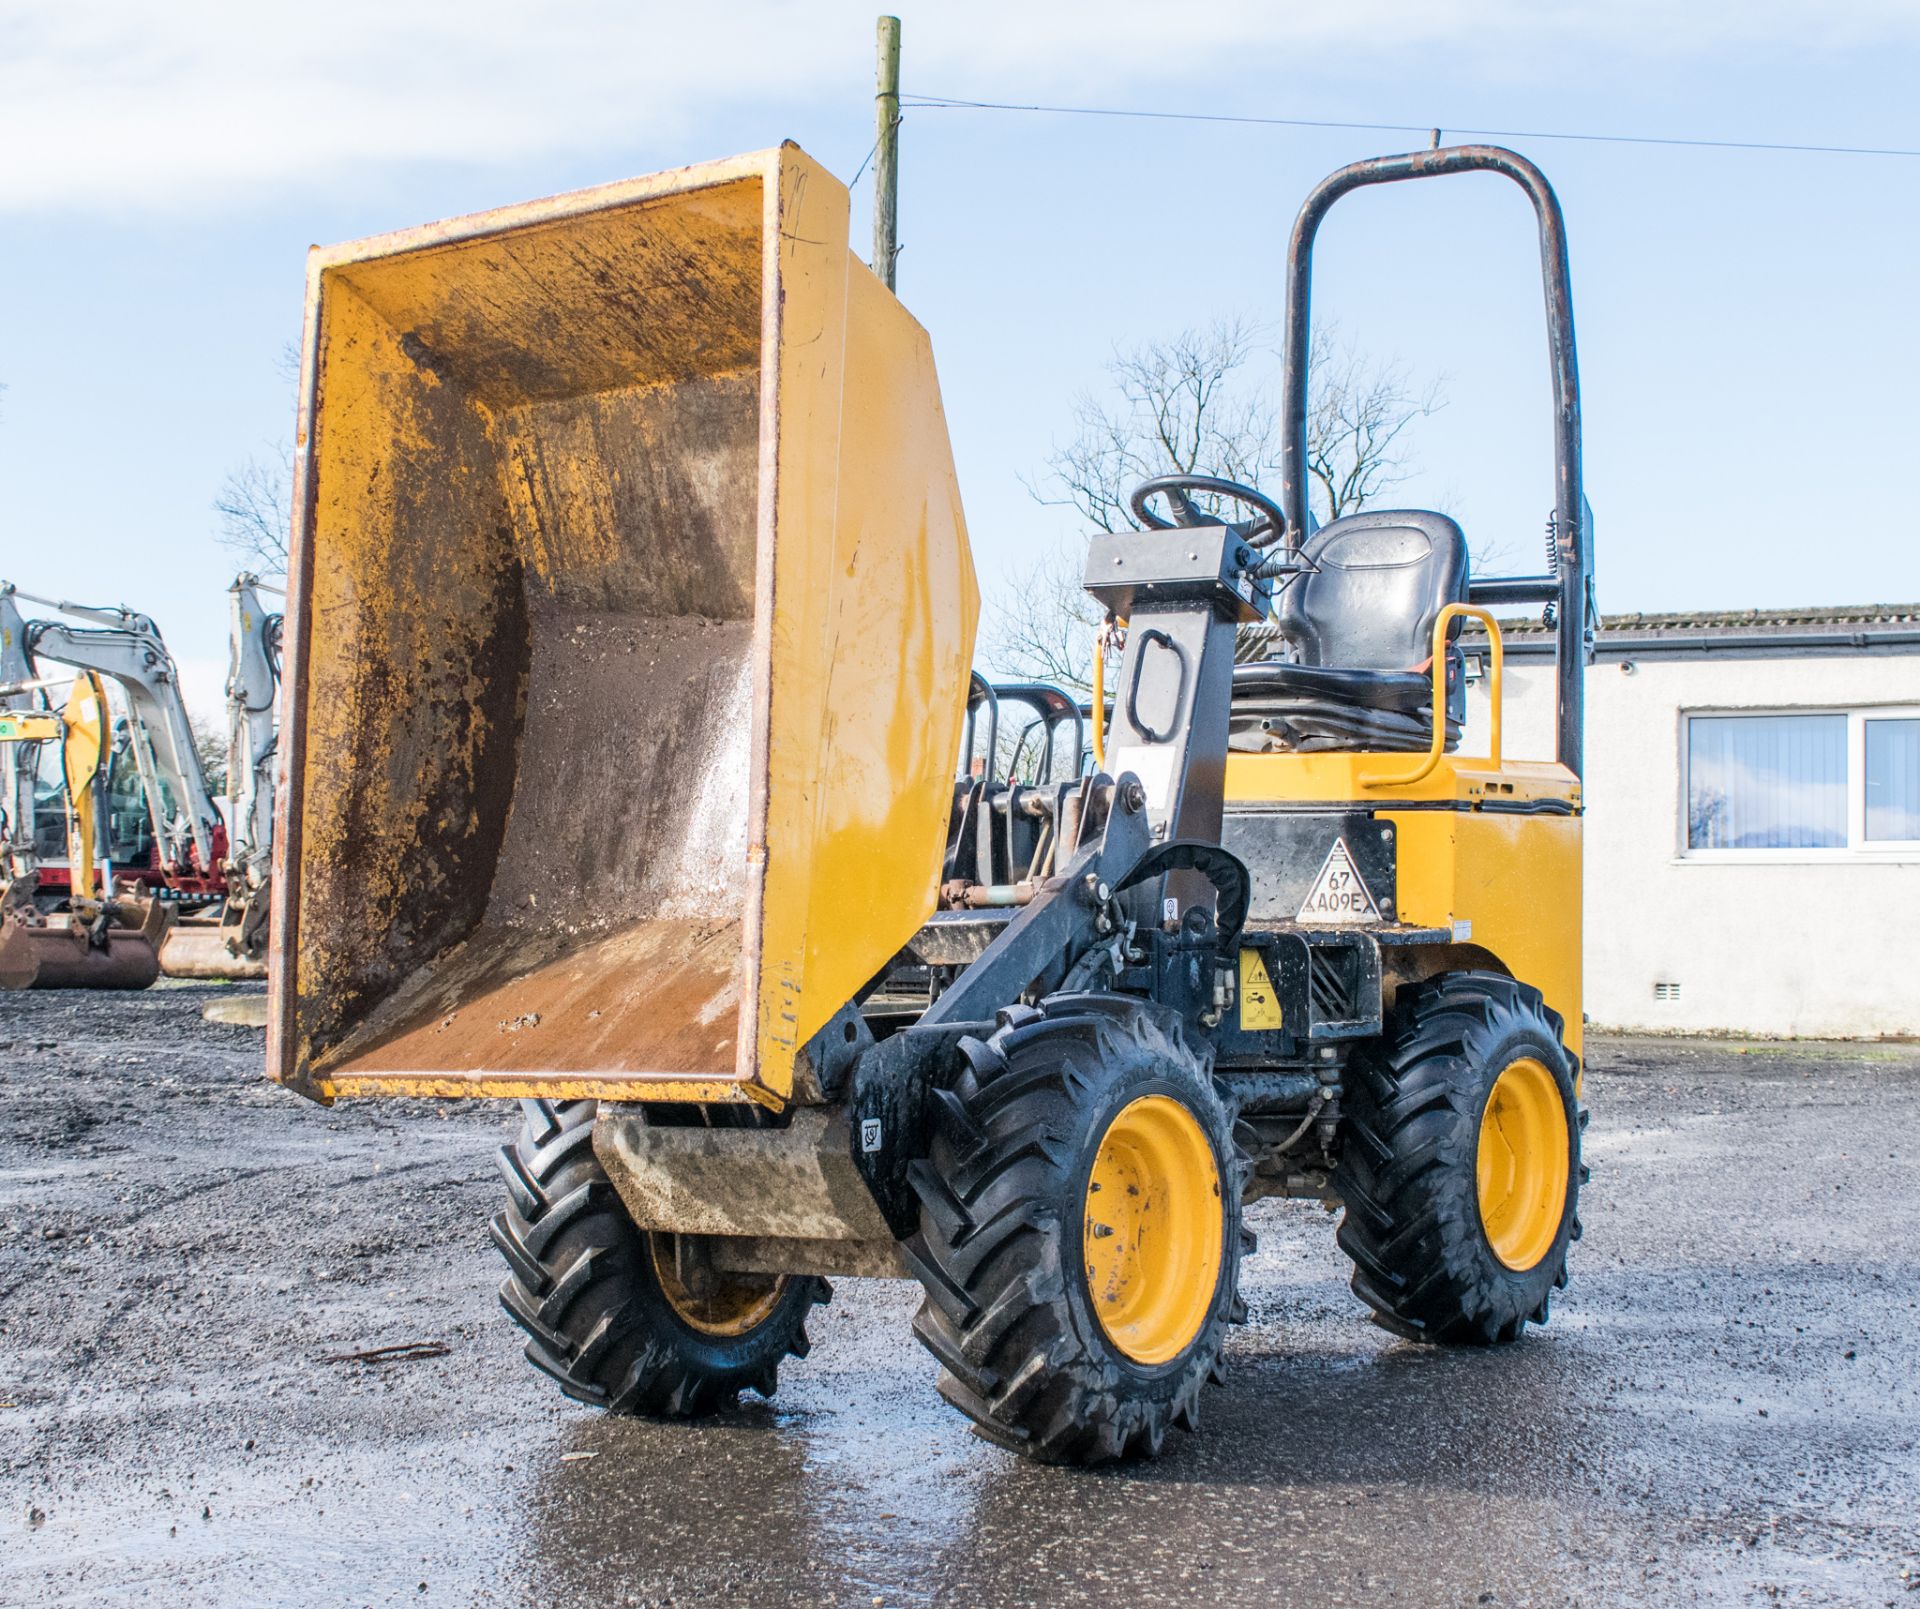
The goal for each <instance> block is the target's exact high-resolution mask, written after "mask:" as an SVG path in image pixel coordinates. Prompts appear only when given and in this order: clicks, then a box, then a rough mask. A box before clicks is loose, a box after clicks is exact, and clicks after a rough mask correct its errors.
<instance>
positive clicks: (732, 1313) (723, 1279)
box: [647, 1235, 787, 1336]
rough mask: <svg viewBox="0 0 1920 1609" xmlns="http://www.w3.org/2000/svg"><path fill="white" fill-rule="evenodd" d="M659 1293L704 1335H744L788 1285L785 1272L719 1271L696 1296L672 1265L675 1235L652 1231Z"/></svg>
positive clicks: (776, 1302)
mask: <svg viewBox="0 0 1920 1609" xmlns="http://www.w3.org/2000/svg"><path fill="white" fill-rule="evenodd" d="M647 1244H648V1246H649V1247H650V1248H651V1250H652V1253H653V1272H654V1276H655V1278H657V1279H658V1280H659V1281H660V1293H661V1295H663V1296H665V1297H666V1299H667V1305H668V1306H669V1307H671V1308H672V1309H673V1311H674V1313H675V1314H676V1315H677V1316H678V1318H679V1319H680V1321H681V1322H682V1323H683V1324H685V1325H687V1327H688V1328H690V1329H695V1330H698V1331H699V1332H700V1333H701V1334H702V1335H723V1336H738V1335H745V1334H746V1333H747V1332H748V1331H749V1330H751V1329H753V1328H754V1327H755V1326H757V1325H759V1324H762V1323H764V1322H765V1321H766V1319H767V1316H768V1315H769V1314H770V1313H772V1312H773V1310H774V1308H775V1307H777V1306H778V1305H779V1302H780V1298H781V1296H782V1295H783V1294H784V1293H785V1291H786V1288H787V1276H786V1275H785V1274H719V1273H716V1274H715V1275H714V1276H713V1277H712V1278H711V1279H710V1280H709V1281H708V1282H707V1283H708V1286H709V1288H708V1289H707V1290H706V1291H703V1292H702V1293H701V1294H700V1295H698V1296H696V1295H695V1294H694V1293H693V1292H692V1291H690V1290H688V1289H687V1287H686V1285H685V1284H684V1283H682V1281H681V1279H680V1275H679V1274H678V1272H676V1271H675V1269H674V1266H673V1237H672V1236H671V1235H649V1236H647Z"/></svg>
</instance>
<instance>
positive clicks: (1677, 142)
mask: <svg viewBox="0 0 1920 1609" xmlns="http://www.w3.org/2000/svg"><path fill="white" fill-rule="evenodd" d="M900 104H901V106H902V107H903V108H912V109H913V110H915V111H929V112H946V111H969V112H1045V113H1049V114H1052V115H1054V116H1059V117H1130V118H1147V119H1151V120H1154V121H1158V122H1168V123H1241V124H1249V125H1252V126H1254V127H1259V128H1316V129H1360V130H1365V131H1366V132H1369V133H1374V134H1425V135H1431V136H1437V135H1438V134H1439V133H1440V132H1441V131H1440V130H1439V129H1437V128H1435V127H1434V126H1433V125H1432V124H1431V123H1358V122H1339V121H1335V120H1333V119H1330V118H1318V117H1243V116H1237V115H1235V114H1233V113H1230V112H1157V111H1149V110H1146V109H1143V108H1137V107H1124V106H1044V105H1038V104H1033V105H1029V104H1022V103H1018V102H1014V101H976V100H966V99H963V98H962V97H959V96H955V95H905V96H902V97H901V101H900ZM1446 132H1447V133H1449V134H1466V135H1471V136H1472V137H1473V138H1475V139H1481V140H1576V141H1579V142H1581V143H1582V144H1587V145H1657V146H1686V147H1690V148H1692V149H1695V150H1706V151H1775V152H1783V151H1790V152H1798V153H1801V154H1803V155H1810V156H1906V157H1916V156H1920V150H1909V149H1906V148H1903V147H1900V146H1883V145H1796V144H1792V143H1789V142H1787V141H1780V140H1686V139H1670V138H1666V137H1663V136H1661V135H1656V134H1573V133H1567V132H1565V131H1560V130H1552V129H1493V128H1449V129H1447V130H1446Z"/></svg>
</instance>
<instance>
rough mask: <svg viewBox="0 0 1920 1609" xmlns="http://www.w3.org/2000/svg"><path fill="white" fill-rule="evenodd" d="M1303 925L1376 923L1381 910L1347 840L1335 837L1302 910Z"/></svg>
mask: <svg viewBox="0 0 1920 1609" xmlns="http://www.w3.org/2000/svg"><path fill="white" fill-rule="evenodd" d="M1299 920H1300V921H1302V922H1377V921H1379V920H1380V908H1379V906H1377V905H1375V904H1374V903H1373V895H1372V894H1371V893H1369V892H1368V890H1367V885H1366V882H1365V880H1364V879H1363V878H1362V877H1361V876H1360V869H1359V868H1358V867H1357V866H1355V865H1354V863H1353V852H1352V851H1351V850H1349V849H1348V848H1347V841H1346V839H1344V838H1336V839H1334V841H1333V848H1331V849H1329V850H1328V851H1327V861H1326V864H1325V865H1324V866H1322V867H1321V868H1320V875H1319V876H1318V877H1316V878H1314V880H1313V887H1312V889H1311V890H1309V892H1308V894H1307V898H1306V902H1305V903H1304V904H1303V905H1301V907H1300V916H1299Z"/></svg>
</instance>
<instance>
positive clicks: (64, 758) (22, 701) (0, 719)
mask: <svg viewBox="0 0 1920 1609" xmlns="http://www.w3.org/2000/svg"><path fill="white" fill-rule="evenodd" d="M16 668H17V666H16ZM52 685H54V684H52V683H48V682H36V681H21V680H9V681H6V682H4V683H0V698H4V700H5V704H4V707H0V780H3V781H4V783H5V786H6V796H5V797H6V805H7V809H6V816H7V819H6V821H5V822H4V823H0V826H4V828H5V830H6V847H7V863H6V866H5V877H4V880H0V988H5V989H31V988H42V989H102V988H104V989H143V988H145V987H146V986H147V985H148V984H150V983H152V982H153V980H154V978H155V977H156V976H158V971H159V967H158V952H159V934H160V932H161V931H162V930H163V929H164V927H165V924H166V911H165V909H164V907H162V906H160V905H158V904H157V903H156V902H154V901H152V900H146V899H141V898H139V897H137V896H136V895H134V894H132V893H130V892H128V891H125V890H116V888H115V887H114V879H113V863H112V860H111V858H110V857H109V856H108V855H106V854H105V853H103V846H104V832H103V829H104V826H105V823H106V818H107V801H106V790H105V787H104V785H103V784H104V782H105V768H104V766H103V764H102V761H103V758H104V755H105V751H106V746H107V744H108V742H109V741H110V734H111V731H112V719H113V717H112V712H111V709H110V707H109V705H108V703H107V692H106V688H105V686H104V684H103V683H102V682H101V680H100V678H99V677H98V676H96V675H94V674H93V673H91V672H85V671H83V672H82V673H81V674H80V675H79V676H77V677H75V678H74V679H73V685H72V688H71V691H70V692H69V694H68V696H67V698H66V700H65V703H64V706H63V707H62V708H61V709H60V710H58V711H56V710H54V709H53V708H52V706H51V702H50V701H49V700H48V698H47V696H46V695H47V690H48V688H49V687H50V686H52ZM44 744H51V745H54V746H55V747H56V748H57V751H58V754H59V758H60V773H61V781H62V794H61V797H62V801H63V814H64V816H65V827H66V831H65V839H66V843H65V848H66V879H65V881H66V886H65V889H64V891H63V892H61V893H57V894H56V893H47V894H44V895H43V894H42V892H41V890H40V887H39V876H38V872H39V864H38V862H39V856H38V841H37V837H36V833H35V816H36V812H37V806H38V800H37V799H36V798H35V783H36V779H37V776H38V770H39V754H40V749H41V746H42V745H44ZM21 823H25V830H24V832H21V831H19V830H17V829H18V828H19V826H20V824H21Z"/></svg>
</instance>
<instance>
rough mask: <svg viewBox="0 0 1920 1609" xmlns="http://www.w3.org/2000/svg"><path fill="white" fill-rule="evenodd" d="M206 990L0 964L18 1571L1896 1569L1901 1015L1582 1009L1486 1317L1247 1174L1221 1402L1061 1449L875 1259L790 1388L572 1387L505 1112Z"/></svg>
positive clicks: (192, 1584)
mask: <svg viewBox="0 0 1920 1609" xmlns="http://www.w3.org/2000/svg"><path fill="white" fill-rule="evenodd" d="M219 993H226V994H231V993H233V991H232V990H225V991H222V990H221V989H220V988H219V987H218V986H190V987H162V988H158V989H155V990H152V991H149V992H147V993H144V994H138V995H124V996H108V995H96V996H79V995H71V994H68V995H61V994H29V995H6V996H0V1604H4V1605H9V1606H13V1605H18V1606H27V1605H35V1606H38V1605H54V1604H60V1605H87V1606H95V1605H120V1604H154V1605H168V1606H173V1605H193V1606H198V1605H222V1606H227V1605H232V1606H247V1609H254V1606H261V1609H265V1606H273V1605H310V1604H311V1605H336V1604H337V1605H361V1604H368V1605H374V1604H381V1605H385V1604H421V1605H432V1604H443V1605H447V1604H451V1605H500V1606H523V1605H524V1606H535V1605H538V1606H542V1609H546V1606H554V1609H573V1606H580V1609H589V1606H590V1609H619V1606H638V1605H666V1604H672V1605H677V1606H692V1605H707V1604H715V1605H721V1604H724V1605H763V1604H767V1605H771V1604H807V1605H859V1606H868V1605H896V1604H897V1605H915V1604H938V1605H980V1606H994V1605H1027V1604H1047V1605H1055V1604H1058V1605H1082V1604H1085V1605H1127V1606H1129V1609H1133V1606H1137V1605H1139V1604H1141V1603H1143V1602H1144V1603H1157V1604H1187V1603H1194V1604H1224V1605H1239V1604H1247V1605H1262V1606H1276V1605H1288V1604H1312V1605H1316V1606H1318V1605H1341V1604H1366V1605H1381V1604H1407V1605H1418V1606H1423V1609H1425V1606H1452V1605H1469V1606H1479V1605H1490V1604H1499V1605H1508V1606H1517V1605H1524V1604H1535V1605H1549V1604H1552V1605H1558V1604H1593V1605H1613V1604H1630V1605H1650V1606H1655V1605H1657V1606H1665V1605H1676V1604H1695V1603H1704V1604H1761V1605H1772V1604H1782V1603H1785V1604H1846V1605H1881V1604H1908V1603H1911V1604H1914V1605H1916V1606H1920V1306H1917V1305H1916V1304H1920V1170H1917V1169H1916V1166H1915V1164H1916V1161H1920V1048H1915V1047H1909V1046H1884V1045H1881V1046H1844V1045H1791V1046H1789V1045H1755V1046H1750V1047H1749V1046H1740V1045H1734V1044H1725V1043H1718V1042H1713V1043H1709V1042H1702V1041H1656V1040H1620V1039H1605V1040H1600V1041H1597V1042H1596V1043H1595V1044H1594V1045H1593V1046H1592V1054H1591V1071H1590V1075H1589V1078H1588V1083H1587V1096H1588V1101H1589V1104H1590V1105H1591V1106H1592V1108H1593V1124H1592V1128H1591V1129H1590V1130H1589V1135H1588V1156H1589V1160H1590V1161H1591V1163H1592V1165H1593V1169H1594V1177H1593V1182H1592V1184H1591V1186H1590V1187H1589V1192H1588V1195H1587V1197H1586V1202H1585V1212H1584V1217H1585V1221H1586V1228H1587V1233H1586V1238H1585V1240H1584V1241H1583V1242H1582V1243H1581V1244H1580V1245H1579V1246H1578V1247H1576V1248H1575V1261H1574V1268H1573V1283H1572V1286H1571V1288H1570V1289H1569V1290H1568V1291H1567V1292H1566V1293H1565V1295H1564V1296H1563V1298H1562V1299H1561V1301H1560V1303H1559V1305H1558V1307H1557V1309H1556V1311H1555V1314H1554V1319H1553V1323H1552V1324H1551V1326H1550V1327H1549V1328H1547V1329H1546V1330H1545V1331H1536V1332H1532V1333H1531V1334H1530V1336H1529V1338H1528V1339H1527V1340H1526V1341H1525V1342H1523V1343H1522V1344H1520V1345H1518V1346H1515V1347H1511V1348H1507V1349H1504V1350H1501V1351H1498V1352H1440V1351H1435V1350H1431V1349H1427V1348H1422V1347H1418V1346H1412V1345H1408V1344H1406V1343H1403V1342H1400V1341H1397V1340H1395V1339H1393V1338H1392V1337H1390V1336H1388V1335H1386V1334H1385V1333H1384V1332H1382V1331H1380V1330H1378V1329H1376V1328H1374V1327H1373V1326H1371V1325H1369V1324H1368V1323H1367V1322H1366V1321H1365V1320H1364V1318H1363V1317H1362V1310H1361V1309H1360V1308H1359V1306H1358V1304H1357V1303H1355V1302H1354V1301H1353V1299H1352V1298H1351V1297H1350V1296H1349V1294H1348V1292H1347V1289H1346V1268H1345V1264H1344V1260H1343V1259H1342V1257H1341V1255H1340V1253H1339V1251H1338V1249H1337V1248H1336V1247H1335V1245H1334V1240H1333V1220H1332V1219H1331V1218H1329V1217H1328V1216H1326V1215H1325V1214H1324V1213H1322V1212H1321V1211H1320V1209H1318V1208H1317V1207H1315V1206H1311V1205H1309V1204H1305V1203H1278V1202H1267V1203H1263V1204H1261V1205H1259V1206H1257V1207H1255V1208H1254V1209H1253V1210H1252V1213H1251V1215H1250V1216H1251V1221H1252V1223H1253V1225H1254V1226H1255V1227H1256V1228H1257V1229H1258V1231H1259V1233H1260V1237H1261V1250H1260V1253H1259V1255H1258V1256H1257V1257H1256V1258H1254V1260H1253V1261H1252V1262H1251V1263H1250V1264H1249V1265H1248V1278H1247V1280H1246V1282H1245V1288H1246V1290H1247V1294H1248V1298H1249V1303H1250V1307H1251V1319H1252V1322H1251V1323H1250V1324H1248V1325H1247V1326H1246V1327H1245V1328H1244V1329H1242V1330H1239V1331H1237V1332H1236V1333H1235V1335H1234V1337H1233V1340H1232V1342H1231V1345H1230V1349H1229V1358H1230V1362H1231V1370H1230V1374H1229V1379H1228V1382H1227V1384H1226V1385H1225V1386H1223V1387H1220V1388H1218V1389H1215V1390H1213V1391H1211V1392H1210V1393H1209V1395H1208V1397H1207V1398H1206V1399H1205V1403H1204V1412H1205V1414H1206V1418H1205V1420H1204V1422H1203V1425H1202V1433H1201V1434H1200V1435H1199V1436H1198V1437H1192V1436H1178V1437H1176V1438H1175V1439H1174V1441H1173V1442H1171V1443H1170V1445H1169V1449H1168V1452H1167V1455H1166V1456H1165V1457H1164V1458H1162V1459H1161V1460H1160V1461H1159V1462H1158V1463H1155V1464H1151V1465H1134V1466H1127V1467H1122V1468H1118V1469H1108V1470H1104V1471H1099V1472H1094V1473H1085V1472H1075V1471H1066V1470H1050V1469H1041V1468H1035V1467H1031V1466H1028V1465H1025V1464H1022V1463H1019V1462H1017V1461H1015V1460H1012V1459H1009V1458H1008V1457H1006V1456H1005V1455H1003V1454H1001V1453H999V1452H997V1451H995V1450H994V1449H992V1448H990V1447H988V1446H986V1445H985V1444H983V1443H981V1442H979V1441H977V1440H976V1439H975V1438H974V1437H973V1436H972V1435H970V1434H969V1432H968V1430H967V1427H966V1424H965V1422H964V1421H963V1420H961V1419H960V1418H959V1417H958V1416H957V1415H956V1414H954V1413H953V1412H952V1411H951V1410H949V1409H947V1408H946V1407H945V1406H944V1405H943V1404H942V1403H941V1401H940V1399H939V1398H938V1397H937V1396H936V1395H935V1394H934V1391H933V1376H934V1365H933V1363H932V1361H931V1359H929V1358H928V1357H927V1356H926V1355H925V1354H924V1353H923V1352H921V1350H920V1349H919V1347H918V1346H917V1345H916V1344H915V1343H914V1342H913V1340H912V1339H911V1337H910V1336H909V1334H908V1329H907V1326H908V1323H909V1320H910V1319H911V1316H912V1313H913V1309H914V1306H915V1305H916V1299H915V1294H914V1291H913V1289H912V1288H911V1287H909V1286H906V1285H900V1284H888V1283H884V1282H873V1281H863V1280H843V1281H840V1282H838V1283H837V1295H836V1298H835V1300H834V1303H833V1305H832V1306H831V1307H829V1308H826V1309H823V1310H820V1311H819V1312H818V1313H817V1314H816V1316H815V1318H814V1321H813V1324H812V1335H813V1342H814V1346H813V1351H812V1354H811V1355H810V1356H809V1357H808V1358H807V1359H806V1360H805V1361H803V1362H790V1363H789V1364H788V1365H787V1366H786V1369H785V1371H784V1373H783V1377H782V1380H781V1388H780V1392H779V1395H778V1397H777V1398H776V1400H775V1401H774V1402H773V1403H771V1404H768V1403H762V1402H760V1401H759V1400H758V1399H755V1398H751V1397H749V1398H747V1399H745V1400H744V1401H743V1404H742V1406H741V1407H740V1409H739V1410H738V1411H737V1412H735V1413H733V1414H731V1415H729V1416H727V1417H726V1418H724V1419H722V1420H719V1421H716V1422H708V1423H705V1424H701V1425H698V1426H686V1425H666V1424H650V1423H642V1422H634V1421H614V1420H609V1419H606V1418H603V1417H600V1416H598V1415H596V1414H594V1413H591V1412H589V1411H588V1410H585V1409H582V1408H579V1407H576V1406H575V1405H573V1404H571V1403H569V1402H567V1401H566V1400H565V1399H564V1398H562V1397H560V1396H559V1395H558V1394H557V1393H556V1392H555V1391H554V1390H553V1389H552V1388H551V1387H550V1386H549V1385H548V1383H547V1382H546V1381H545V1380H544V1379H543V1378H541V1377H540V1376H538V1375H536V1374H535V1373H534V1372H533V1371H532V1370H531V1369H530V1368H528V1367H527V1366H526V1365H525V1363H524V1362H523V1361H522V1360H521V1358H520V1354H519V1346H518V1344H517V1342H518V1332H517V1331H515V1330H513V1329H512V1328H511V1326H510V1325H509V1324H508V1322H507V1320H506V1319H505V1317H504V1315H502V1314H501V1313H500V1311H499V1309H498V1308H497V1306H496V1305H495V1303H494V1294H493V1293H494V1290H495V1287H496V1286H497V1284H498V1282H499V1279H500V1276H501V1268H500V1267H499V1266H498V1259H497V1257H496V1256H495V1254H494V1252H493V1251H492V1249H491V1248H490V1246H489V1245H488V1243H487V1239H486V1231H485V1224H486V1219H487V1217H488V1215H489V1214H490V1213H491V1212H492V1211H493V1210H494V1208H495V1205H496V1196H497V1188H496V1183H495V1177H496V1176H495V1174H494V1172H493V1166H492V1151H493V1148H494V1146H495V1145H496V1144H497V1143H498V1141H499V1139H500V1138H501V1137H502V1136H503V1131H504V1126H505V1123H506V1120H507V1113H506V1112H505V1111H504V1110H503V1109H501V1108H499V1107H492V1106H480V1105H473V1106H456V1105H450V1104H439V1105H435V1104H429V1103H411V1102H409V1103H402V1102H379V1101H368V1102H360V1103H357V1104H349V1105H344V1106H342V1107H340V1108H337V1109H335V1110H333V1111H322V1110H320V1109H319V1108H317V1107H313V1106H310V1105H308V1104H306V1103H304V1102H302V1101H300V1100H299V1099H297V1098H296V1097H294V1096H291V1095H289V1094H287V1093H285V1092H283V1091H281V1090H279V1089H276V1088H274V1087H273V1086H271V1085H268V1084H266V1083H265V1082H264V1081H263V1080H262V1079H261V1077H260V1072H259V1067H260V1052H261V1035H260V1034H259V1032H258V1031H257V1030H252V1029H246V1028H236V1027H216V1026H212V1025H208V1024H204V1023H203V1022H202V1021H201V1019H200V1008H201V1007H202V1005H203V1004H205V1002H206V1001H207V1000H208V999H209V998H211V997H213V996H214V995H215V994H219ZM416 1343H422V1344H418V1345H415V1344H416ZM410 1345H411V1346H412V1350H411V1351H409V1352H401V1353H399V1354H397V1355H390V1357H389V1360H388V1361H368V1360H365V1359H356V1358H355V1357H354V1356H353V1354H357V1353H365V1352H367V1351H370V1350H371V1349H375V1348H387V1347H408V1346H410ZM1909 1591H1914V1592H1916V1596H1914V1597H1912V1598H1908V1597H1906V1594H1907V1593H1908V1592H1909Z"/></svg>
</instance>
